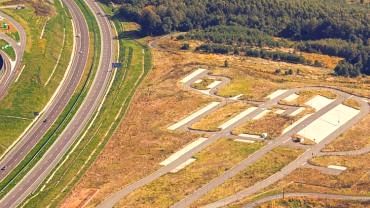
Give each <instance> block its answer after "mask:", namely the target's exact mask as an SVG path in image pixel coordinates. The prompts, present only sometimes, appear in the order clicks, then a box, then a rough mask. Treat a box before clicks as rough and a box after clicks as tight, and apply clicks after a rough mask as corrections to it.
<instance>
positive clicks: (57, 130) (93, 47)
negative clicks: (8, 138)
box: [0, 4, 100, 196]
mask: <svg viewBox="0 0 370 208" xmlns="http://www.w3.org/2000/svg"><path fill="white" fill-rule="evenodd" d="M80 6H81V10H82V11H83V12H84V15H85V16H87V18H89V19H91V18H93V16H92V14H91V13H90V12H89V10H87V9H86V7H84V4H80ZM88 25H89V29H90V52H92V51H93V52H92V53H90V54H89V60H88V65H87V66H88V68H87V69H88V70H85V72H84V75H83V78H82V80H81V82H80V84H79V85H78V87H77V90H76V91H75V93H74V94H73V96H72V98H71V100H70V101H69V103H68V105H67V106H66V108H65V109H64V111H63V112H62V114H61V115H60V116H59V117H58V119H57V121H56V122H55V123H54V124H53V125H52V127H51V128H50V129H49V131H48V132H47V133H46V134H45V136H44V137H43V138H42V139H41V140H40V142H39V143H38V144H37V145H36V146H35V147H34V148H33V149H32V150H31V152H30V153H28V155H27V156H26V157H25V158H24V159H23V160H22V162H21V163H20V164H19V165H18V166H17V167H16V168H15V169H14V170H13V171H12V172H11V173H10V174H9V175H8V176H7V177H6V178H5V179H4V180H3V181H1V183H0V190H1V191H0V196H3V195H5V194H6V193H7V192H8V191H9V190H11V188H12V187H14V186H15V185H16V184H17V183H18V182H19V181H20V180H21V179H22V178H23V177H24V176H25V175H26V174H27V172H28V171H29V170H31V169H32V167H33V166H34V165H35V164H36V163H37V162H38V161H39V160H40V159H41V158H42V156H43V155H44V153H45V152H46V151H47V150H48V148H49V147H50V146H51V145H52V144H53V142H54V141H55V140H56V139H57V138H58V136H59V135H60V134H61V133H62V132H63V130H64V129H65V127H66V126H67V125H68V123H69V121H70V120H71V119H72V118H73V115H74V114H75V113H76V112H77V110H78V108H79V106H80V105H81V104H82V102H83V100H84V98H85V96H86V95H87V92H88V90H89V89H90V86H91V84H92V80H93V79H94V77H95V73H96V71H97V68H98V65H99V58H98V57H99V55H100V36H99V35H100V33H99V32H97V31H96V30H97V29H98V27H97V23H96V22H95V21H93V20H92V21H88Z"/></svg>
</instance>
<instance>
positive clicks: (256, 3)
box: [105, 0, 370, 41]
mask: <svg viewBox="0 0 370 208" xmlns="http://www.w3.org/2000/svg"><path fill="white" fill-rule="evenodd" d="M105 1H107V0H105ZM113 1H114V2H115V3H119V4H121V5H122V6H121V9H120V10H119V13H118V15H119V16H124V17H125V18H127V19H130V20H134V21H136V22H139V23H141V25H142V26H143V31H144V32H146V33H147V34H163V33H168V32H171V31H175V30H177V31H189V30H192V29H200V28H207V27H210V26H216V25H242V26H248V27H250V28H255V29H259V30H261V31H263V32H266V33H268V34H270V35H274V36H282V37H287V38H292V39H297V40H315V39H322V38H339V39H345V40H357V41H367V39H368V38H369V34H370V32H369V30H370V27H369V22H370V21H369V17H368V15H367V13H368V8H364V9H361V8H360V7H355V6H350V5H348V4H345V3H344V2H343V1H338V0H299V1H298V0H232V1H230V0H113Z"/></svg>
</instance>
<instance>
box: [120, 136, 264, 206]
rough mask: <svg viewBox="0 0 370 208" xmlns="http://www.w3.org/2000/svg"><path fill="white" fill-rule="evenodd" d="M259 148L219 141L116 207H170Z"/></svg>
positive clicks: (255, 145) (258, 146) (225, 140)
mask: <svg viewBox="0 0 370 208" xmlns="http://www.w3.org/2000/svg"><path fill="white" fill-rule="evenodd" d="M262 146H263V143H253V144H247V143H239V142H235V141H233V140H231V139H220V140H218V141H216V142H215V143H214V144H212V145H211V146H209V147H208V148H206V149H205V150H203V151H201V152H200V153H198V154H197V155H195V156H194V158H195V159H196V161H195V162H194V163H192V164H191V165H189V166H188V167H186V168H185V169H183V170H180V171H179V172H177V173H169V174H166V175H164V176H162V177H160V178H159V179H157V180H155V181H154V182H152V183H150V184H148V185H146V186H144V187H143V188H141V189H138V190H137V191H135V192H133V193H132V194H130V195H128V196H127V197H126V198H125V199H123V200H122V201H121V202H120V204H119V207H157V208H161V207H163V208H164V207H170V206H171V205H173V204H174V203H176V202H177V201H180V200H181V199H183V198H184V197H186V196H187V195H189V194H191V193H192V192H194V191H195V190H196V189H198V188H200V187H201V186H202V185H204V184H206V183H208V182H209V181H210V180H212V179H213V178H215V177H217V176H219V175H221V174H223V173H224V172H225V171H227V170H228V169H230V168H232V167H233V166H234V165H235V164H237V163H238V162H240V161H241V160H243V159H245V158H246V157H248V155H250V154H252V153H253V152H255V151H256V150H258V149H259V148H260V147H262Z"/></svg>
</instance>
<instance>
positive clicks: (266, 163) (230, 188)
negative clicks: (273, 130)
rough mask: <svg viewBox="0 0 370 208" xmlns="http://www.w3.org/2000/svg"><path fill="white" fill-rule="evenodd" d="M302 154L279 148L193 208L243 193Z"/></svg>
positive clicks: (199, 201) (209, 194)
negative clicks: (239, 192) (245, 189)
mask: <svg viewBox="0 0 370 208" xmlns="http://www.w3.org/2000/svg"><path fill="white" fill-rule="evenodd" d="M301 153H302V150H298V149H291V148H288V147H277V148H275V149H274V150H272V151H271V152H269V153H267V154H266V155H265V156H264V157H263V158H262V159H260V160H259V161H257V162H256V163H254V164H252V165H251V166H250V167H248V168H247V169H245V170H244V171H242V172H241V173H239V174H238V175H236V176H234V177H233V178H231V179H229V180H227V181H226V182H225V183H224V184H222V185H220V186H219V187H217V188H216V189H214V190H212V191H211V192H209V193H208V194H207V195H205V196H204V197H202V198H201V199H200V200H198V201H197V202H196V203H195V204H194V205H193V206H192V207H201V206H203V205H205V204H209V203H211V202H214V201H217V200H219V199H222V198H224V197H227V196H229V195H232V194H234V193H236V192H238V191H241V190H242V189H244V188H247V187H249V186H251V185H253V184H254V183H256V182H257V181H260V180H263V179H265V178H267V177H268V176H270V175H272V174H274V173H276V172H277V171H279V170H280V169H281V168H283V167H284V166H286V165H287V164H288V163H290V162H291V161H293V160H294V159H295V158H296V157H297V156H298V155H300V154H301Z"/></svg>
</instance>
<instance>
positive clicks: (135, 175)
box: [63, 38, 370, 207]
mask: <svg viewBox="0 0 370 208" xmlns="http://www.w3.org/2000/svg"><path fill="white" fill-rule="evenodd" d="M157 45H158V47H159V48H162V49H161V50H159V49H153V51H152V53H153V62H154V68H153V70H152V72H151V73H150V74H149V75H148V76H147V78H146V80H145V82H144V83H143V84H142V85H141V87H139V89H138V91H137V93H136V95H135V97H134V99H133V102H132V104H131V107H130V109H129V111H128V114H127V116H126V117H125V119H124V120H123V121H122V124H121V125H120V127H119V129H117V131H116V132H115V134H114V136H113V137H112V138H111V139H110V141H109V142H108V144H107V146H106V148H105V149H104V151H103V152H102V154H101V155H100V156H99V157H98V158H97V160H96V162H95V163H94V164H93V165H92V167H91V168H90V169H89V170H88V171H87V173H86V174H85V176H84V177H82V179H81V181H80V182H79V183H78V185H77V186H76V187H75V188H74V190H73V192H72V194H70V195H69V196H68V197H67V198H66V199H65V201H64V203H63V207H75V206H73V204H79V203H81V202H82V201H88V200H90V199H91V201H90V202H89V204H88V205H87V207H94V206H96V205H97V204H98V203H99V202H101V201H102V200H103V199H104V198H106V197H107V196H108V195H110V194H111V193H113V192H115V191H117V190H119V189H120V188H122V187H123V186H126V185H128V184H130V183H132V182H134V181H136V180H139V179H140V178H142V177H144V176H146V175H148V174H150V173H152V172H154V171H155V170H157V169H158V168H159V163H160V162H161V161H162V160H164V159H165V158H166V157H168V156H169V155H171V154H172V153H173V152H175V151H177V150H178V149H181V147H182V146H184V145H185V144H187V143H189V142H190V141H192V140H195V139H196V138H197V137H199V136H200V135H193V134H189V133H179V132H174V133H171V132H168V131H167V127H168V126H169V125H171V124H172V123H174V122H176V121H178V120H179V119H181V118H183V117H184V116H187V115H189V114H190V113H191V112H192V111H194V110H195V109H197V108H199V107H201V106H203V105H204V104H206V103H207V102H210V101H211V100H210V99H209V98H208V97H206V96H204V95H200V94H197V93H192V92H189V91H186V90H184V88H183V87H182V86H181V84H180V83H179V80H180V79H181V78H182V77H184V76H186V75H187V74H188V73H189V72H190V71H192V70H193V69H195V68H197V67H203V68H207V69H209V70H211V73H212V74H214V75H222V76H227V77H229V78H231V79H232V82H231V84H230V85H228V86H226V87H224V88H222V89H221V90H220V91H219V92H218V94H219V95H223V96H235V95H239V94H245V98H247V99H255V100H264V97H265V96H266V95H268V94H270V93H271V92H273V91H275V90H276V89H279V88H290V87H302V86H309V85H321V84H326V85H333V86H338V87H340V88H341V89H343V90H347V91H349V92H356V93H358V94H361V95H366V96H369V95H370V80H369V79H367V78H358V79H347V78H335V77H333V76H332V75H331V71H332V70H331V69H323V68H315V67H311V66H303V65H296V64H289V63H283V62H273V61H267V60H263V59H258V58H248V57H236V56H226V55H213V54H199V53H194V52H192V51H180V50H178V48H179V46H181V43H179V42H177V41H175V40H170V39H169V38H165V39H161V41H160V42H159V44H157ZM171 47H172V48H171ZM174 47H175V49H176V50H175V51H173V49H174ZM163 48H164V49H165V50H163ZM225 60H228V62H229V67H228V68H225V67H224V62H225ZM277 68H280V69H288V68H289V69H292V70H293V71H294V72H296V71H297V70H299V72H300V73H299V74H297V73H294V74H293V75H289V76H286V75H282V74H275V70H276V69H277ZM226 115H229V113H226ZM216 119H217V118H215V120H216ZM207 122H208V121H207ZM207 122H206V123H207ZM216 123H217V122H216ZM205 125H206V128H214V127H215V125H214V124H208V123H207V124H205ZM202 126H203V124H202ZM202 128H203V127H202ZM294 155H295V154H294ZM295 156H296V155H295ZM291 159H293V158H289V160H284V162H283V163H279V164H281V165H284V164H286V162H288V161H290V160H291ZM279 168H280V165H279ZM265 169H266V167H263V170H264V171H265ZM277 169H278V168H277ZM261 171H262V170H261ZM264 171H262V172H264ZM300 171H307V170H300ZM294 175H297V172H295V173H294V174H293V176H294ZM261 176H262V175H261ZM293 176H292V177H293ZM249 177H250V178H249V179H248V180H246V181H245V182H246V184H243V185H248V184H250V183H251V182H252V181H255V180H256V179H257V178H258V177H254V176H252V175H250V176H249ZM292 177H289V180H291V179H294V178H292ZM305 178H307V179H309V178H310V177H309V176H307V177H305ZM297 180H298V178H297ZM240 186H241V185H240ZM91 190H97V191H96V194H94V195H93V194H91V193H95V191H91ZM121 205H122V204H121ZM122 206H123V205H122Z"/></svg>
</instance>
